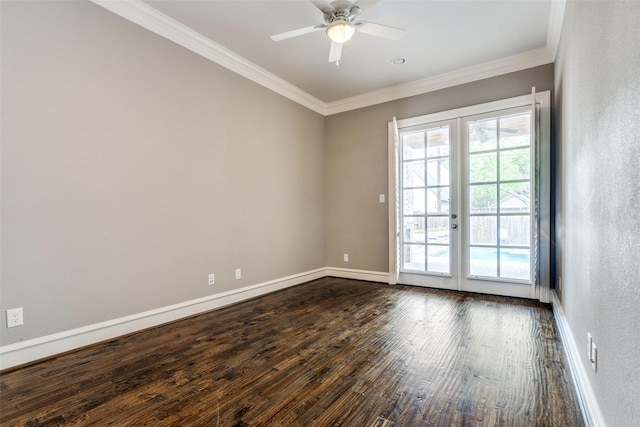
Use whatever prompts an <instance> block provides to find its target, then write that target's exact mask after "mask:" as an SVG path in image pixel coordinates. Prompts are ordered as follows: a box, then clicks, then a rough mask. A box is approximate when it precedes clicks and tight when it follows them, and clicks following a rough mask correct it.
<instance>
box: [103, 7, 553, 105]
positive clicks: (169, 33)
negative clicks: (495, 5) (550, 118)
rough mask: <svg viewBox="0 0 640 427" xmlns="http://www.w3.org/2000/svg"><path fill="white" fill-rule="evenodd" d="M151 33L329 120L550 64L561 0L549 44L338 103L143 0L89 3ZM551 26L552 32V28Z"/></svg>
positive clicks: (551, 22)
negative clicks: (246, 56)
mask: <svg viewBox="0 0 640 427" xmlns="http://www.w3.org/2000/svg"><path fill="white" fill-rule="evenodd" d="M91 1H92V2H93V3H95V4H96V5H98V6H101V7H103V8H105V9H107V10H109V11H111V12H113V13H115V14H116V15H119V16H121V17H122V18H125V19H127V20H129V21H131V22H133V23H135V24H137V25H139V26H141V27H143V28H145V29H147V30H149V31H151V32H153V33H156V34H158V35H160V36H162V37H164V38H166V39H168V40H171V41H172V42H174V43H176V44H178V45H180V46H182V47H184V48H186V49H189V50H190V51H192V52H194V53H196V54H198V55H201V56H203V57H204V58H207V59H209V60H210V61H212V62H215V63H216V64H218V65H220V66H222V67H224V68H227V69H229V70H230V71H233V72H235V73H237V74H239V75H241V76H243V77H245V78H247V79H249V80H251V81H253V82H255V83H257V84H259V85H262V86H264V87H265V88H267V89H270V90H272V91H274V92H276V93H278V94H280V95H282V96H284V97H285V98H288V99H290V100H291V101H294V102H296V103H298V104H300V105H302V106H304V107H306V108H309V109H310V110H312V111H315V112H316V113H319V114H322V115H323V116H328V115H332V114H338V113H342V112H345V111H350V110H355V109H358V108H364V107H369V106H371V105H376V104H380V103H383V102H389V101H394V100H397V99H401V98H406V97H409V96H415V95H421V94H424V93H427V92H432V91H435V90H440V89H445V88H447V87H451V86H456V85H460V84H465V83H470V82H473V81H477V80H482V79H487V78H490V77H495V76H499V75H502V74H507V73H511V72H515V71H520V70H524V69H527V68H532V67H537V66H539V65H545V64H549V63H552V62H553V61H554V58H555V50H556V49H557V44H558V40H559V37H560V29H561V26H562V16H563V14H564V3H565V0H553V1H552V4H551V11H550V22H549V31H548V35H547V39H548V40H547V46H548V47H543V48H538V49H534V50H530V51H527V52H524V53H520V54H517V55H513V56H509V57H506V58H501V59H497V60H494V61H489V62H486V63H484V64H479V65H474V66H471V67H467V68H463V69H460V70H456V71H453V72H450V73H444V74H440V75H437V76H433V77H428V78H425V79H421V80H417V81H414V82H409V83H405V84H401V85H397V86H391V87H387V88H383V89H380V90H376V91H373V92H369V93H365V94H362V95H357V96H354V97H350V98H345V99H342V100H338V101H334V102H330V103H325V102H323V101H321V100H319V99H318V98H315V97H314V96H312V95H310V94H308V93H306V92H305V91H303V90H302V89H300V88H298V87H296V86H294V85H292V84H291V83H289V82H287V81H285V80H283V79H281V78H280V77H278V76H276V75H275V74H272V73H270V72H268V71H267V70H265V69H263V68H261V67H259V66H257V65H256V64H254V63H252V62H250V61H248V60H247V59H245V58H243V57H241V56H240V55H238V54H236V53H234V52H233V51H231V50H229V49H227V48H225V47H223V46H221V45H219V44H217V43H215V42H213V41H212V40H210V39H208V38H206V37H204V36H203V35H202V34H200V33H198V32H196V31H194V30H192V29H191V28H189V27H187V26H186V25H184V24H182V23H180V22H178V21H176V20H175V19H172V18H170V17H169V16H167V15H165V14H163V13H162V12H160V11H158V10H157V9H155V8H153V7H151V6H149V5H148V4H146V3H144V2H143V1H142V0H128V1H121V0H91ZM552 27H553V28H552ZM549 47H551V48H549Z"/></svg>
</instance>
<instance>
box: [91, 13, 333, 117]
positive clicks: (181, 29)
mask: <svg viewBox="0 0 640 427" xmlns="http://www.w3.org/2000/svg"><path fill="white" fill-rule="evenodd" d="M91 1H92V2H93V3H95V4H96V5H98V6H101V7H103V8H105V9H107V10H109V11H110V12H113V13H115V14H116V15H119V16H121V17H122V18H125V19H127V20H129V21H131V22H133V23H134V24H137V25H139V26H141V27H143V28H145V29H147V30H149V31H151V32H153V33H156V34H158V35H159V36H162V37H164V38H166V39H168V40H171V41H172V42H174V43H176V44H178V45H180V46H182V47H184V48H186V49H189V50H190V51H192V52H194V53H197V54H198V55H200V56H203V57H205V58H207V59H209V60H210V61H213V62H215V63H216V64H218V65H221V66H222V67H224V68H227V69H229V70H231V71H233V72H234V73H237V74H239V75H241V76H243V77H245V78H247V79H249V80H251V81H253V82H255V83H258V84H259V85H262V86H264V87H266V88H267V89H270V90H272V91H274V92H276V93H278V94H280V95H282V96H284V97H286V98H289V99H290V100H292V101H294V102H297V103H298V104H300V105H303V106H305V107H307V108H309V109H310V110H312V111H315V112H316V113H320V114H323V115H324V114H325V109H326V104H325V103H324V102H322V101H320V100H319V99H317V98H315V97H313V96H311V95H309V94H308V93H306V92H305V91H303V90H302V89H300V88H298V87H296V86H294V85H292V84H291V83H289V82H287V81H285V80H283V79H281V78H280V77H278V76H276V75H275V74H272V73H270V72H268V71H267V70H265V69H263V68H261V67H259V66H257V65H256V64H254V63H252V62H250V61H248V60H246V59H245V58H243V57H241V56H240V55H238V54H236V53H234V52H233V51H231V50H229V49H227V48H225V47H224V46H221V45H219V44H217V43H215V42H213V41H211V40H210V39H208V38H206V37H204V36H203V35H202V34H200V33H198V32H196V31H194V30H192V29H191V28H189V27H187V26H186V25H184V24H182V23H180V22H178V21H176V20H175V19H172V18H170V17H169V16H167V15H165V14H164V13H162V12H160V11H158V10H157V9H155V8H153V7H151V6H149V5H148V4H146V3H144V2H143V1H141V0H128V1H119V0H91Z"/></svg>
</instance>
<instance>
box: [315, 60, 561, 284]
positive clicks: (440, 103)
mask: <svg viewBox="0 0 640 427" xmlns="http://www.w3.org/2000/svg"><path fill="white" fill-rule="evenodd" d="M532 86H536V90H537V91H538V92H542V91H545V90H551V89H552V88H553V65H551V64H550V65H544V66H541V67H536V68H531V69H528V70H524V71H519V72H516V73H510V74H505V75H502V76H498V77H494V78H490V79H486V80H481V81H477V82H473V83H468V84H464V85H460V86H455V87H451V88H447V89H443V90H439V91H435V92H431V93H427V94H424V95H418V96H413V97H411V98H405V99H400V100H397V101H393V102H388V103H384V104H380V105H375V106H372V107H368V108H362V109H359V110H355V111H349V112H345V113H341V114H336V115H332V116H329V117H327V129H326V138H327V142H326V168H327V173H326V190H325V191H326V198H327V220H326V221H327V222H326V224H327V226H326V227H327V265H328V266H331V267H342V268H354V269H360V270H369V271H384V272H386V271H388V270H389V241H388V227H389V222H388V221H389V220H388V218H389V215H388V205H387V204H386V203H384V204H382V203H379V201H378V195H379V194H387V192H388V187H387V181H388V180H387V170H388V164H387V162H388V157H387V150H388V148H387V146H388V137H387V135H388V131H387V123H388V122H389V121H391V120H392V119H393V117H394V116H395V117H396V118H397V119H406V118H409V117H416V116H421V115H424V114H430V113H436V112H439V111H446V110H451V109H455V108H460V107H467V106H470V105H476V104H482V103H485V102H490V101H496V100H499V99H505V98H511V97H515V96H520V95H526V94H528V93H531V87H532ZM344 253H348V254H349V262H348V263H345V262H344V261H343V258H342V254H344Z"/></svg>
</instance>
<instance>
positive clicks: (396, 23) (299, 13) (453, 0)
mask: <svg viewBox="0 0 640 427" xmlns="http://www.w3.org/2000/svg"><path fill="white" fill-rule="evenodd" d="M94 1H95V2H96V3H98V4H101V3H107V2H103V1H101V0H94ZM361 3H362V7H363V9H365V10H364V11H363V13H362V14H361V16H360V17H358V19H359V20H366V21H371V22H376V23H380V24H385V25H390V26H393V27H399V28H404V29H405V30H406V34H405V36H404V38H403V39H402V40H400V41H391V40H386V39H382V38H378V37H374V36H371V35H368V34H364V33H356V35H355V36H354V37H353V38H352V39H351V40H350V41H349V42H347V43H346V44H345V46H344V49H343V57H342V60H341V61H340V65H339V66H336V64H335V63H329V62H328V56H329V46H330V41H329V39H328V38H327V36H326V34H325V33H324V31H317V32H314V33H311V34H306V35H303V36H300V37H297V38H293V39H289V40H283V41H279V42H274V41H272V40H271V39H270V36H271V35H273V34H277V33H282V32H285V31H288V30H293V29H297V28H300V27H306V26H310V25H314V24H319V23H322V22H323V20H322V13H321V12H320V11H319V10H318V9H317V8H316V7H315V6H314V5H313V4H312V3H311V2H310V1H306V0H295V1H292V0H290V1H271V0H256V1H249V0H234V1H223V0H195V1H191V0H160V1H158V0H145V3H144V4H143V5H144V7H145V8H146V12H147V13H148V11H149V10H152V9H151V8H149V7H148V6H151V7H152V8H154V9H155V10H156V11H159V12H161V13H162V14H164V15H167V16H168V17H170V18H172V19H173V20H175V21H178V23H180V24H182V25H183V26H185V27H188V29H190V30H193V31H195V32H197V33H199V34H200V35H202V36H204V37H206V38H207V39H208V40H210V41H212V42H214V43H213V44H214V45H220V46H223V47H224V48H226V49H229V50H230V51H232V52H233V53H235V54H237V55H239V56H240V57H242V58H244V59H246V60H247V61H249V62H250V63H252V64H255V65H256V66H257V67H256V68H257V69H259V70H260V69H262V70H266V71H267V74H271V75H275V76H277V78H279V79H282V80H284V81H285V82H288V83H289V84H290V85H292V86H294V87H295V88H298V89H300V90H301V91H302V92H303V93H304V95H305V96H309V95H310V97H311V98H315V100H316V101H319V103H321V104H322V103H324V104H331V103H339V102H340V101H341V100H345V99H350V98H353V97H356V98H357V97H363V96H366V94H370V93H372V92H374V93H375V91H384V89H385V88H390V87H397V86H398V85H401V86H402V85H405V86H406V85H410V84H411V83H412V82H413V83H415V82H425V81H428V80H429V79H438V78H440V79H442V78H443V76H445V77H446V76H449V75H456V74H455V73H458V74H459V73H460V70H470V72H472V71H473V70H474V69H482V66H483V64H488V63H500V64H505V61H507V62H506V63H508V62H509V58H518V60H519V61H520V62H522V63H523V64H525V65H523V67H525V66H526V64H529V63H531V61H529V62H527V61H526V60H525V61H523V58H525V59H526V58H528V55H529V54H531V57H532V58H534V57H535V58H538V59H535V60H534V62H533V63H531V65H540V63H548V62H552V60H553V59H552V58H553V54H554V53H555V52H548V50H547V46H549V40H548V34H551V33H552V32H553V25H554V23H553V9H554V8H553V7H552V6H553V1H552V0H532V1H524V0H490V1H484V0H470V1H469V0H467V1H462V0H439V1H433V0H413V1H403V0H382V1H379V2H377V3H375V2H373V3H375V4H373V5H372V6H370V7H368V8H367V7H366V6H368V5H367V4H366V2H365V1H364V0H363V1H362V2H361ZM102 5H103V6H105V5H104V4H102ZM105 7H107V6H105ZM156 11H153V12H154V13H155V12H156ZM116 13H118V12H116ZM123 16H124V15H123ZM128 19H131V18H128ZM132 20H133V21H134V22H135V19H132ZM550 22H551V32H550V30H549V27H550ZM169 38H170V37H169ZM174 41H175V40H174ZM192 50H194V49H192ZM550 50H553V49H550ZM541 51H542V52H547V55H546V56H545V55H543V57H544V58H546V59H542V60H540V59H539V58H540V57H541V56H540V52H541ZM534 52H535V55H533V54H532V53H534ZM396 57H402V58H405V59H406V63H405V64H404V65H393V64H392V63H391V60H392V59H393V58H396ZM505 58H506V59H505ZM549 58H551V59H549ZM536 61H537V62H539V63H536ZM531 65H529V66H531ZM478 67H480V68H478Z"/></svg>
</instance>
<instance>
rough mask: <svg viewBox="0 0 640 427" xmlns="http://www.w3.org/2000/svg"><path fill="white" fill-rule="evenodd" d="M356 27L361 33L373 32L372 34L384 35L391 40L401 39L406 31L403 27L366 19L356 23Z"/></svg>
mask: <svg viewBox="0 0 640 427" xmlns="http://www.w3.org/2000/svg"><path fill="white" fill-rule="evenodd" d="M356 29H357V30H358V31H360V32H361V33H365V34H371V35H372V36H378V37H383V38H385V39H390V40H400V39H401V38H402V37H404V33H405V32H406V31H405V30H403V29H401V28H395V27H390V26H388V25H382V24H375V23H373V22H366V21H360V22H358V23H357V24H356Z"/></svg>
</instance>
